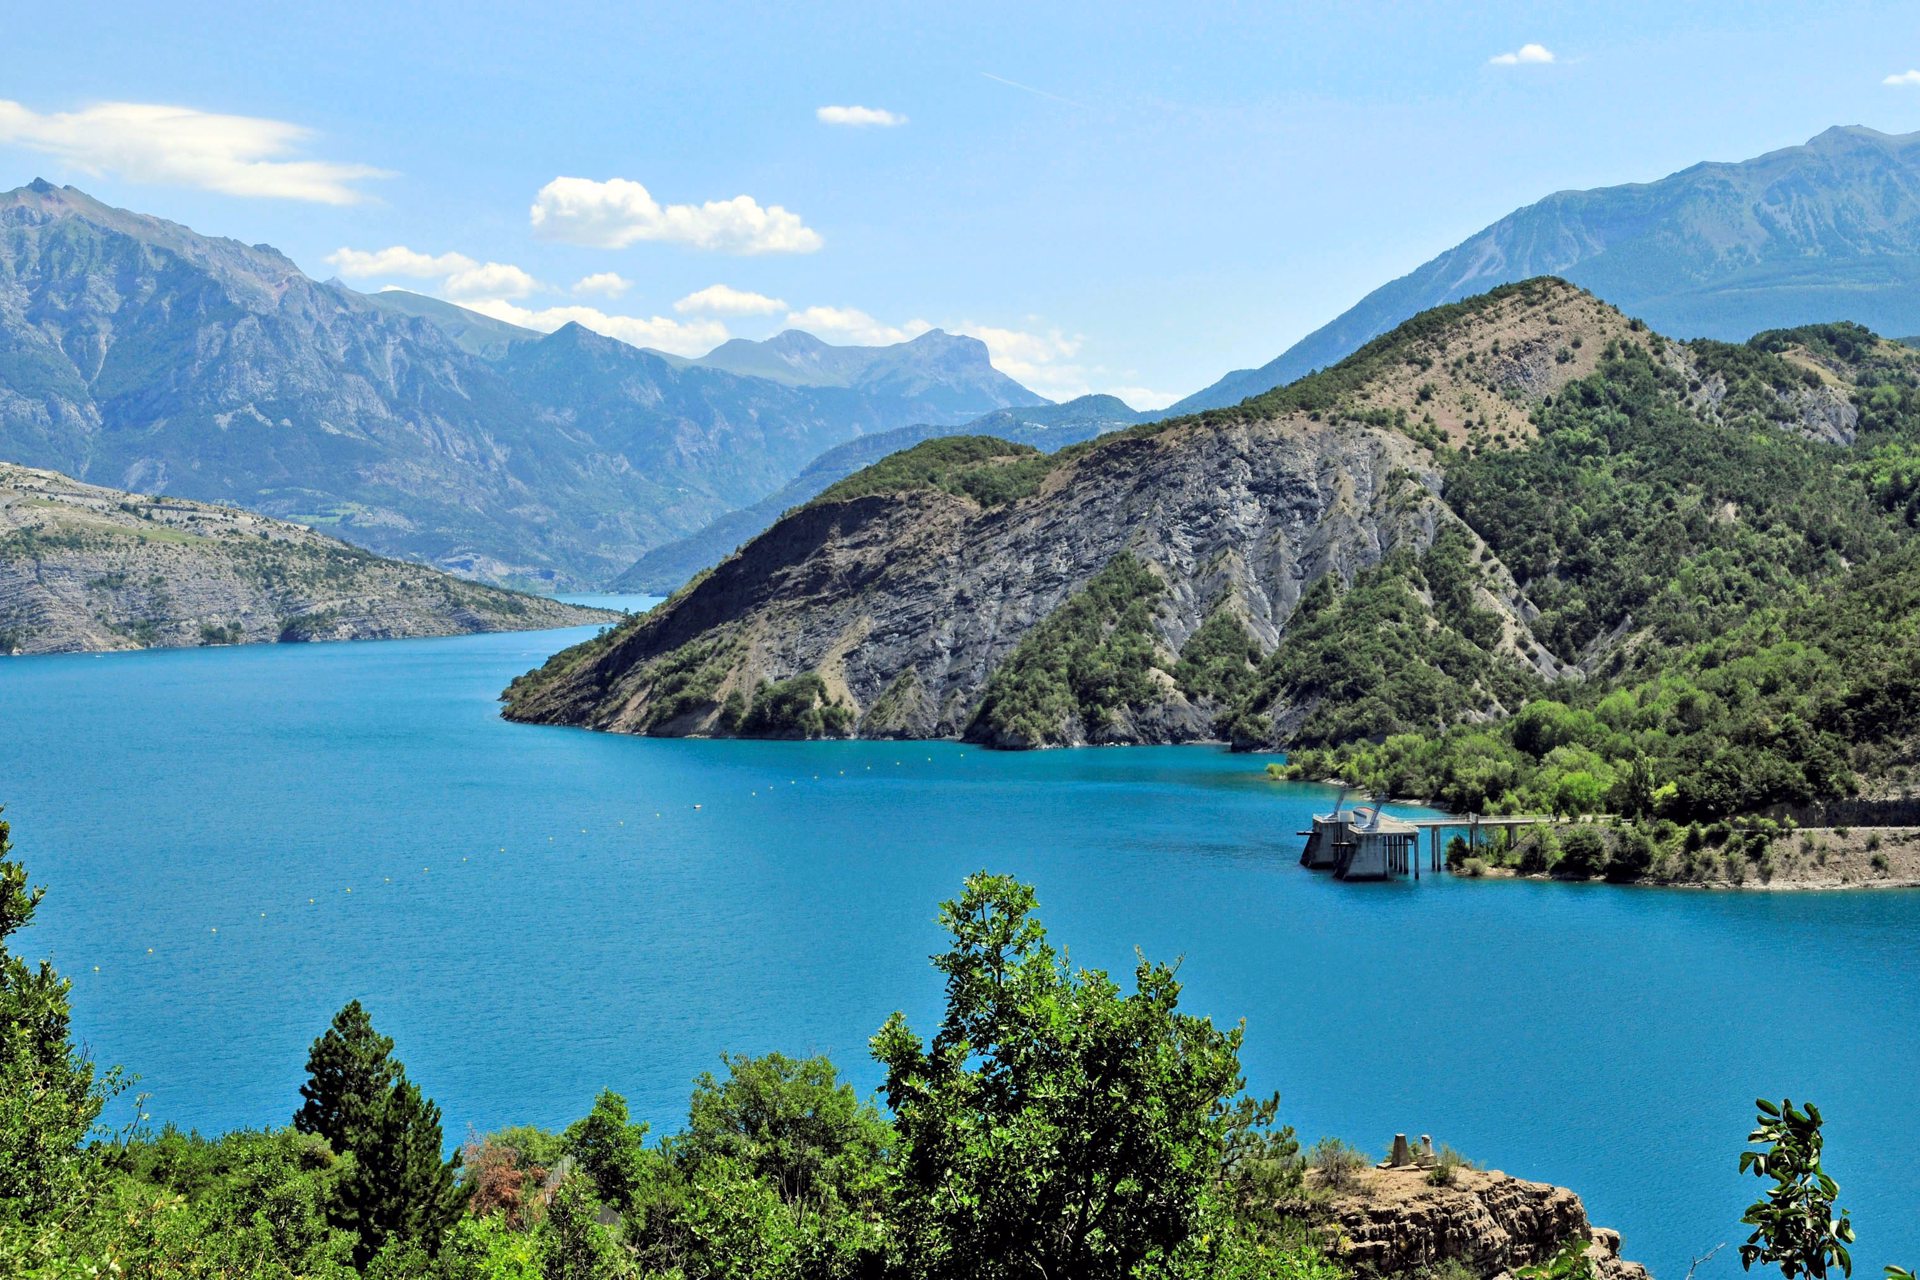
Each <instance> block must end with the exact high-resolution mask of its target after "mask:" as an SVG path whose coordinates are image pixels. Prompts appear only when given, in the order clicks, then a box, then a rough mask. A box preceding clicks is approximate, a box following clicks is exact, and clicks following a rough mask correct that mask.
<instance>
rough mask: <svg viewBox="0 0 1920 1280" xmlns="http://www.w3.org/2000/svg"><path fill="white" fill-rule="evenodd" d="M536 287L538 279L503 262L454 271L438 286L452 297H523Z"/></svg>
mask: <svg viewBox="0 0 1920 1280" xmlns="http://www.w3.org/2000/svg"><path fill="white" fill-rule="evenodd" d="M539 287H540V282H539V281H538V280H535V279H534V278H533V277H532V276H530V275H528V274H527V273H526V272H524V271H522V270H521V269H520V268H518V267H516V266H513V265H512V264H510V263H506V262H483V263H481V264H480V265H479V266H474V267H468V268H467V269H466V270H464V271H456V272H454V273H453V274H452V275H450V276H448V277H447V278H446V279H445V280H444V281H442V282H441V285H440V288H441V289H442V290H443V291H444V292H445V293H446V294H447V296H449V297H452V298H524V297H526V296H527V295H528V294H530V293H532V292H533V291H534V290H536V289H538V288H539Z"/></svg>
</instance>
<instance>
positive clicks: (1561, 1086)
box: [0, 631, 1920, 1280]
mask: <svg viewBox="0 0 1920 1280" xmlns="http://www.w3.org/2000/svg"><path fill="white" fill-rule="evenodd" d="M585 634H587V633H586V632H584V631H575V632H547V633H535V634H520V635H504V636H477V637H468V638H462V639H455V640H425V641H397V642H388V643H366V644H332V645H314V646H254V647H244V648H233V649H206V650H191V651H174V652H153V653H135V654H117V655H112V656H105V657H94V656H73V657H54V658H25V659H20V658H16V659H7V660H4V661H0V803H4V804H5V805H6V806H7V817H8V818H9V819H10V820H11V821H12V823H13V828H14V842H15V847H16V853H17V856H20V857H22V858H24V859H25V860H26V861H27V863H28V866H29V869H30V871H31V873H32V874H33V876H34V878H35V880H36V881H38V882H40V883H44V884H45V885H46V886H47V888H48V896H47V901H46V904H45V906H44V908H43V909H42V912H41V916H40V921H39V923H38V924H36V926H35V927H34V928H33V929H32V930H30V931H29V932H28V933H27V934H26V935H23V936H22V937H21V938H20V939H19V941H20V942H21V943H23V944H24V949H25V950H26V951H27V952H28V953H29V954H34V955H37V954H40V953H51V954H52V956H53V958H54V960H55V962H56V963H57V964H58V965H59V967H60V968H61V969H62V970H63V971H64V972H65V973H67V974H69V975H71V976H72V978H73V980H74V991H73V998H74V1004H75V1010H76V1013H75V1027H76V1031H77V1032H78V1034H79V1035H81V1036H82V1037H83V1038H84V1039H85V1040H86V1042H87V1043H88V1044H89V1046H90V1047H91V1049H92V1051H93V1052H94V1054H95V1055H96V1056H97V1057H98V1058H99V1059H100V1060H102V1061H106V1062H117V1063H124V1064H126V1065H127V1066H128V1067H129V1068H130V1069H132V1070H133V1071H136V1072H138V1073H139V1075H140V1077H141V1079H140V1084H139V1088H140V1089H141V1090H143V1091H146V1092H149V1093H150V1094H151V1098H150V1099H149V1101H148V1103H147V1110H148V1111H149V1112H150V1113H152V1114H153V1115H154V1117H155V1118H156V1119H158V1120H173V1121H176V1122H178V1123H180V1124H182V1125H188V1126H197V1127H199V1128H201V1129H203V1130H220V1129H226V1128H231V1127H236V1126H242V1125H264V1124H273V1123H280V1122H284V1121H285V1120H286V1119H287V1118H288V1117H289V1116H290V1115H291V1114H292V1112H293V1109H294V1106H295V1103H296V1102H297V1101H298V1099H297V1096H296V1092H295V1091H296V1089H297V1087H298V1085H299V1082H300V1080H301V1078H302V1065H303V1063H304V1060H305V1056H306V1049H307V1045H308V1043H309V1042H310V1041H311V1040H312V1038H313V1037H314V1036H315V1035H316V1034H317V1033H318V1032H319V1031H320V1030H321V1029H322V1028H323V1027H324V1026H325V1024H326V1021H327V1019H328V1017H329V1016H331V1014H332V1013H333V1011H334V1010H335V1009H337V1008H338V1007H339V1006H340V1005H341V1004H342V1003H344V1002H345V1001H346V1000H348V999H350V998H353V997H359V998H361V999H362V1000H364V1001H365V1002H366V1003H367V1004H368V1006H369V1007H370V1009H371V1010H372V1012H373V1015H374V1017H375V1019H376V1021H377V1023H378V1025H379V1026H380V1027H381V1028H382V1029H383V1030H384V1031H386V1032H387V1033H388V1034H391V1035H393V1036H394V1037H395V1038H396V1039H397V1040H398V1042H399V1053H400V1055H401V1057H402V1058H403V1059H404V1060H405V1062H406V1063H407V1066H408V1068H409V1071H410V1073H411V1074H412V1075H413V1077H414V1078H415V1079H417V1080H419V1081H420V1082H421V1083H422V1085H424V1086H425V1088H426V1089H427V1091H428V1092H429V1093H430V1094H432V1096H433V1097H434V1098H435V1099H437V1100H438V1101H439V1103H440V1104H441V1106H442V1107H443V1108H444V1110H445V1114H446V1119H447V1126H448V1134H449V1137H450V1138H454V1139H457V1138H459V1137H460V1136H462V1135H464V1134H465V1133H466V1132H467V1131H468V1129H469V1128H472V1129H478V1130H485V1129H489V1128H494V1127H497V1126H500V1125H503V1124H508V1123H517V1122H532V1123H538V1124H544V1125H559V1124H562V1123H564V1122H566V1121H568V1120H570V1119H572V1118H574V1117H577V1116H578V1115H580V1114H582V1113H583V1112H584V1111H585V1110H586V1108H587V1106H588V1105H589V1104H590V1102H591V1100H592V1097H593V1094H594V1093H595V1092H596V1091H597V1090H599V1089H600V1088H602V1087H612V1088H614V1089H617V1090H619V1091H621V1092H622V1093H625V1094H626V1095H627V1096H628V1098H629V1099H630V1100H631V1102H632V1103H633V1106H634V1109H635V1112H636V1113H637V1114H638V1115H640V1116H642V1117H644V1118H647V1119H649V1120H651V1121H652V1122H653V1123H654V1125H655V1127H656V1130H659V1129H662V1128H665V1129H672V1128H675V1127H677V1126H678V1125H679V1124H680V1123H681V1121H682V1119H683V1118H684V1110H685V1103H686V1096H687V1092H688V1086H689V1082H690V1081H691V1079H692V1078H693V1076H694V1075H695V1074H697V1073H698V1072H700V1071H702V1070H706V1069H709V1068H712V1067H715V1066H716V1065H717V1058H718V1055H719V1054H720V1053H721V1051H723V1050H726V1051H733V1052H747V1053H758V1052H764V1051H766V1050H770V1049H776V1048H777V1049H783V1050H786V1051H788V1052H792V1053H811V1052H824V1053H828V1054H830V1055H832V1057H833V1058H834V1059H835V1060H836V1061H837V1062H839V1063H840V1064H841V1066H842V1068H843V1069H844V1070H845V1071H846V1072H847V1073H848V1074H849V1075H850V1076H851V1077H852V1078H853V1080H854V1081H855V1082H856V1083H857V1084H858V1085H859V1086H860V1087H861V1088H862V1089H863V1090H864V1089H869V1088H871V1087H873V1086H874V1085H875V1084H876V1083H877V1072H876V1070H875V1069H874V1067H873V1066H872V1064H871V1063H870V1062H869V1061H868V1059H867V1057H866V1054H865V1047H866V1039H867V1037H868V1036H869V1035H871V1034H872V1033H873V1031H874V1030H875V1029H876V1028H877V1027H878V1026H879V1025H880V1023H881V1022H882V1020H883V1019H885V1017H886V1016H887V1014H888V1013H890V1012H891V1011H892V1010H894V1009H896V1008H903V1009H905V1010H906V1011H907V1013H908V1014H909V1016H910V1018H912V1019H913V1020H914V1022H915V1023H916V1025H917V1026H919V1027H920V1028H921V1029H923V1030H926V1029H929V1028H930V1026H931V1024H932V1022H933V1019H934V1017H935V1016H936V1012H937V1010H938V1008H939V1004H940V995H941V992H940V984H939V981H938V978H937V975H935V973H934V972H933V971H932V969H931V968H930V967H929V966H928V965H927V963H926V957H927V956H928V954H929V953H931V952H933V951H934V950H935V949H937V948H938V947H939V946H940V945H941V935H940V933H939V931H938V929H937V927H936V926H935V924H934V922H933V911H934V904H935V902H936V901H937V900H938V899H940V898H942V897H946V896H951V895H952V893H953V892H954V891H955V890H956V889H957V887H958V885H959V882H960V879H961V877H962V876H963V875H965V874H966V873H967V872H969V871H972V870H975V869H978V868H981V867H990V868H993V869H996V870H1004V871H1010V872H1013V873H1015V874H1017V875H1020V876H1022V877H1024V878H1026V879H1029V880H1031V881H1032V882H1033V883H1035V884H1036V885H1037V886H1038V889H1039V892H1040V897H1041V904H1042V914H1043V917H1044V919H1045V920H1046V922H1047V924H1048V925H1049V926H1050V927H1051V929H1052V930H1053V933H1054V937H1055V939H1056V940H1057V941H1059V942H1062V943H1065V944H1066V945H1068V946H1069V947H1070V949H1071V952H1072V957H1073V959H1074V961H1075V962H1076V963H1080V964H1090V965H1100V966H1105V967H1109V968H1112V969H1114V970H1118V971H1127V970H1130V968H1131V965H1132V963H1133V948H1134V947H1136V946H1138V947H1141V948H1143V949H1144V950H1145V951H1146V953H1147V954H1148V955H1150V956H1154V957H1168V958H1171V957H1184V963H1183V966H1182V968H1181V971H1180V973H1181V977H1182V979H1183V980H1184V981H1185V983H1186V984H1187V988H1186V990H1187V1003H1188V1005H1189V1006H1190V1007H1191V1008H1192V1009H1194V1010H1196V1011H1200V1012H1204V1013H1208V1014H1211V1015H1212V1016H1214V1017H1215V1018H1216V1019H1219V1020H1223V1021H1233V1020H1235V1019H1239V1018H1243V1017H1244V1018H1245V1019H1246V1023H1247V1043H1246V1050H1245V1054H1244V1059H1245V1065H1246V1068H1247V1073H1248V1077H1249V1083H1250V1085H1251V1086H1252V1087H1253V1088H1254V1089H1256V1090H1258V1091H1271V1090H1275V1089H1278V1090H1279V1091H1280V1092H1281V1094H1282V1096H1283V1106H1284V1109H1285V1114H1286V1116H1287V1117H1288V1119H1289V1120H1290V1121H1291V1122H1292V1123H1293V1124H1294V1125H1295V1126H1296V1127H1297V1128H1298V1129H1299V1130H1300V1132H1301V1134H1302V1135H1303V1136H1305V1137H1309V1138H1311V1137H1314V1136H1318V1135H1321V1134H1328V1133H1333V1134H1340V1135H1342V1136H1345V1137H1347V1138H1349V1139H1351V1140H1353V1141H1356V1142H1358V1143H1359V1144H1361V1145H1362V1146H1364V1147H1367V1148H1369V1149H1371V1150H1375V1151H1378V1150H1382V1149H1384V1148H1385V1146H1386V1145H1387V1143H1388V1141H1389V1139H1390V1138H1391V1137H1392V1135H1393V1134H1394V1133H1395V1132H1407V1133H1415V1134H1417V1133H1431V1134H1433V1135H1434V1137H1435V1139H1436V1141H1441V1142H1446V1143H1450V1144H1451V1145H1453V1146H1455V1147H1457V1148H1459V1149H1460V1150H1461V1151H1463V1152H1465V1153H1466V1154H1467V1155H1469V1156H1471V1157H1473V1158H1475V1159H1477V1160H1479V1161H1480V1162H1482V1163H1483V1164H1488V1165H1491V1166H1494V1167H1498V1168H1502V1169H1505V1170H1507V1171H1508V1172H1511V1173H1516V1174H1521V1175H1523V1176H1528V1177H1534V1178H1540V1179H1545V1180H1550V1181H1554V1182H1559V1183H1563V1184H1566V1185H1568V1186H1571V1187H1574V1188H1575V1189H1577V1190H1578V1191H1579V1192H1580V1193H1581V1194H1582V1195H1583V1196H1584V1197H1585V1198H1586V1200H1587V1203H1588V1206H1589V1208H1590V1209H1591V1211H1592V1213H1593V1216H1594V1218H1595V1219H1596V1221H1598V1222H1601V1223H1604V1224H1607V1225H1611V1226H1615V1227H1618V1228H1620V1229H1621V1230H1623V1231H1624V1232H1625V1233H1626V1242H1627V1248H1626V1252H1627V1254H1628V1256H1630V1257H1633V1258H1636V1259H1640V1260H1642V1261H1645V1262H1647V1263H1648V1264H1650V1265H1651V1266H1652V1267H1653V1268H1654V1269H1655V1271H1656V1272H1657V1273H1658V1274H1660V1275H1662V1276H1667V1277H1673V1278H1674V1280H1678V1277H1679V1276H1681V1275H1682V1274H1683V1273H1684V1272H1685V1270H1686V1267H1687V1263H1688V1259H1689V1258H1690V1257H1692V1256H1694V1255H1697V1254H1700V1253H1704V1252H1705V1251H1706V1250H1708V1249H1709V1248H1711V1247H1712V1246H1713V1245H1715V1244H1717V1243H1719V1242H1721V1241H1729V1242H1732V1243H1737V1242H1738V1240H1739V1239H1741V1238H1743V1237H1744V1233H1742V1232H1740V1231H1739V1230H1738V1228H1737V1226H1736V1223H1735V1220H1736V1219H1737V1218H1738V1217H1739V1213H1740V1209H1741V1207H1742V1206H1743V1205H1744V1204H1745V1203H1746V1201H1747V1200H1748V1199H1750V1198H1751V1193H1752V1192H1753V1190H1755V1185H1753V1184H1752V1180H1751V1179H1747V1180H1745V1181H1743V1180H1742V1179H1741V1178H1740V1177H1739V1176H1738V1175H1737V1173H1736V1171H1735V1168H1734V1159H1735V1153H1736V1152H1737V1151H1738V1149H1739V1148H1740V1145H1741V1139H1742V1138H1743V1137H1744V1136H1745V1133H1746V1131H1747V1128H1748V1127H1749V1124H1750V1120H1751V1112H1750V1102H1751V1100H1752V1098H1753V1097H1754V1096H1755V1095H1757V1094H1768V1095H1775V1096H1777V1095H1779V1094H1781V1093H1791V1094H1793V1095H1794V1096H1795V1097H1796V1098H1798V1097H1803V1096H1804V1097H1811V1098H1813V1099H1815V1100H1816V1101H1818V1102H1819V1103H1820V1104H1821V1106H1822V1108H1823V1109H1824V1110H1825V1111H1826V1112H1827V1114H1828V1117H1829V1126H1828V1128H1829V1146H1828V1165H1829V1168H1830V1170H1831V1171H1832V1172H1833V1173H1835V1175H1836V1176H1837V1177H1838V1178H1839V1179H1840V1181H1841V1184H1842V1186H1843V1188H1844V1190H1845V1196H1844V1201H1845V1203H1847V1204H1848V1205H1849V1206H1850V1207H1851V1208H1852V1209H1853V1211H1854V1214H1855V1218H1856V1222H1857V1224H1858V1226H1859V1229H1860V1246H1859V1248H1858V1249H1857V1250H1856V1252H1855V1257H1856V1259H1857V1261H1858V1263H1859V1264H1860V1266H1861V1268H1862V1274H1864V1275H1877V1274H1878V1272H1879V1268H1880V1266H1881V1264H1882V1263H1883V1262H1893V1261H1898V1262H1903V1263H1905V1264H1906V1265H1909V1266H1914V1265H1920V1165H1917V1164H1916V1162H1915V1161H1914V1160H1913V1158H1912V1156H1911V1154H1910V1145H1909V1144H1910V1143H1912V1142H1913V1141H1914V1139H1915V1138H1916V1137H1920V1096H1917V1089H1916V1086H1917V1084H1920V981H1916V979H1920V948H1916V946H1915V938H1916V929H1915V924H1916V921H1920V895H1916V894H1913V893H1909V892H1904V891H1885V892H1867V893H1847V894H1779V893H1775V894H1769V893H1760V892H1751V893H1719V894H1707V893H1689V892H1677V891H1676V892H1666V891H1652V890H1622V889H1615V888H1609V887H1606V886H1600V885H1550V884H1537V883H1515V882H1475V881H1464V880H1453V879H1447V878H1439V879H1436V878H1432V877H1429V878H1427V879H1425V880H1423V881H1421V882H1420V883H1419V884H1417V885H1415V884H1411V883H1409V884H1387V885H1380V884H1376V885H1344V884H1338V883H1335V882H1333V881H1331V880H1328V879H1326V878H1324V877H1319V876H1314V875H1311V874H1309V873H1307V872H1305V871H1302V870H1301V869H1300V868H1299V867H1298V866H1297V865H1296V858H1297V856H1298V852H1299V846H1300V840H1299V838H1298V837H1297V836H1296V835H1295V832H1296V831H1298V830H1299V829H1300V828H1301V826H1302V825H1303V823H1304V820H1305V818H1306V816H1307V814H1308V812H1309V811H1310V809H1311V808H1312V807H1314V806H1316V805H1320V806H1324V804H1325V796H1326V793H1325V791H1324V790H1323V789H1321V788H1314V787H1307V786H1297V785H1291V784H1275V783H1270V782H1266V781H1264V780H1263V779H1262V778H1261V777H1260V769H1261V765H1262V764H1263V763H1264V762H1263V761H1261V760H1258V759H1252V758H1248V757H1235V756H1230V755H1227V754H1225V753H1223V752H1219V751H1214V750H1210V749H1204V748H1135V749H1105V750H1097V749H1096V750H1082V751H1053V752H1041V753H1031V754H999V753H992V752H984V751H979V750H975V749H972V748H967V747H961V746H956V745H952V744H945V743H942V744H888V743H813V744H804V743H732V742H671V741H648V740H641V739H634V738H622V737H611V736H603V735H596V734H590V733H584V732H578V731H574V730H566V729H546V728H533V727H526V726H517V725H510V724H507V723H505V722H504V721H502V720H500V719H499V718H498V715H497V705H496V701H495V699H496V696H497V694H498V693H499V690H500V689H501V687H502V686H503V685H504V684H505V683H506V682H507V680H508V679H509V678H511V677H512V676H513V675H515V674H517V673H518V672H520V671H523V670H525V669H527V668H528V667H530V666H533V665H535V664H537V663H538V662H539V661H541V660H542V659H543V658H544V657H545V656H546V655H547V654H548V653H550V652H552V651H553V650H555V649H556V648H558V647H560V646H561V645H562V644H564V643H568V642H571V641H573V640H575V639H578V638H580V637H581V636H583V635H585ZM96 966H97V971H96ZM1732 1255H1733V1249H1732V1248H1731V1247H1729V1248H1728V1249H1727V1250H1725V1251H1724V1252H1723V1253H1722V1254H1721V1255H1720V1256H1719V1257H1718V1258H1717V1259H1716V1260H1715V1261H1714V1262H1713V1263H1712V1264H1710V1265H1709V1266H1708V1267H1705V1268H1703V1269H1702V1272H1701V1274H1702V1275H1703V1276H1709V1275H1721V1276H1730V1275H1732V1274H1735V1273H1737V1271H1738V1264H1737V1262H1736V1261H1734V1260H1733V1257H1732Z"/></svg>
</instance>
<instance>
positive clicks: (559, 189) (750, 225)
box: [530, 178, 822, 254]
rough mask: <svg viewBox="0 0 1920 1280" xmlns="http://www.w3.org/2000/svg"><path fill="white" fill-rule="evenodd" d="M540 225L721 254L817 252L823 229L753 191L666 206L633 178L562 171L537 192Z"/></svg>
mask: <svg viewBox="0 0 1920 1280" xmlns="http://www.w3.org/2000/svg"><path fill="white" fill-rule="evenodd" d="M530 216H531V218H532V222H533V229H534V231H535V232H537V233H538V234H540V235H543V236H546V237H548V238H549V239H553V240H564V241H566V242H567V243H569V244H582V245H591V246H593V247H595V248H601V249H623V248H625V247H627V246H628V245H631V244H636V243H638V242H639V241H642V240H658V241H663V242H665V243H669V244H683V245H688V246H691V247H692V248H695V249H710V250H714V251H717V252H720V253H742V254H749V253H812V252H813V251H814V250H816V249H818V248H819V247H820V246H821V244H822V241H821V239H820V233H819V232H817V231H815V230H814V229H813V228H811V227H809V226H807V225H806V223H805V222H803V221H802V220H801V218H800V215H799V214H797V213H794V212H792V211H791V210H789V209H784V208H782V207H780V206H779V205H777V204H775V205H765V206H763V205H761V204H760V202H759V201H757V200H755V199H754V198H753V197H752V196H735V197H734V198H733V199H731V200H709V201H707V202H706V203H705V204H669V205H662V204H661V203H660V202H659V201H657V200H655V199H654V198H653V195H652V193H650V192H649V191H648V190H647V189H646V188H645V187H643V186H641V185H640V184H639V183H638V182H633V181H630V180H629V179H626V178H613V179H610V180H608V181H606V182H597V181H595V180H593V179H591V178H555V179H554V180H553V181H552V182H549V183H548V184H547V185H546V186H544V187H542V188H540V192H539V194H538V195H537V196H535V197H534V201H533V208H532V210H531V215H530Z"/></svg>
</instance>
